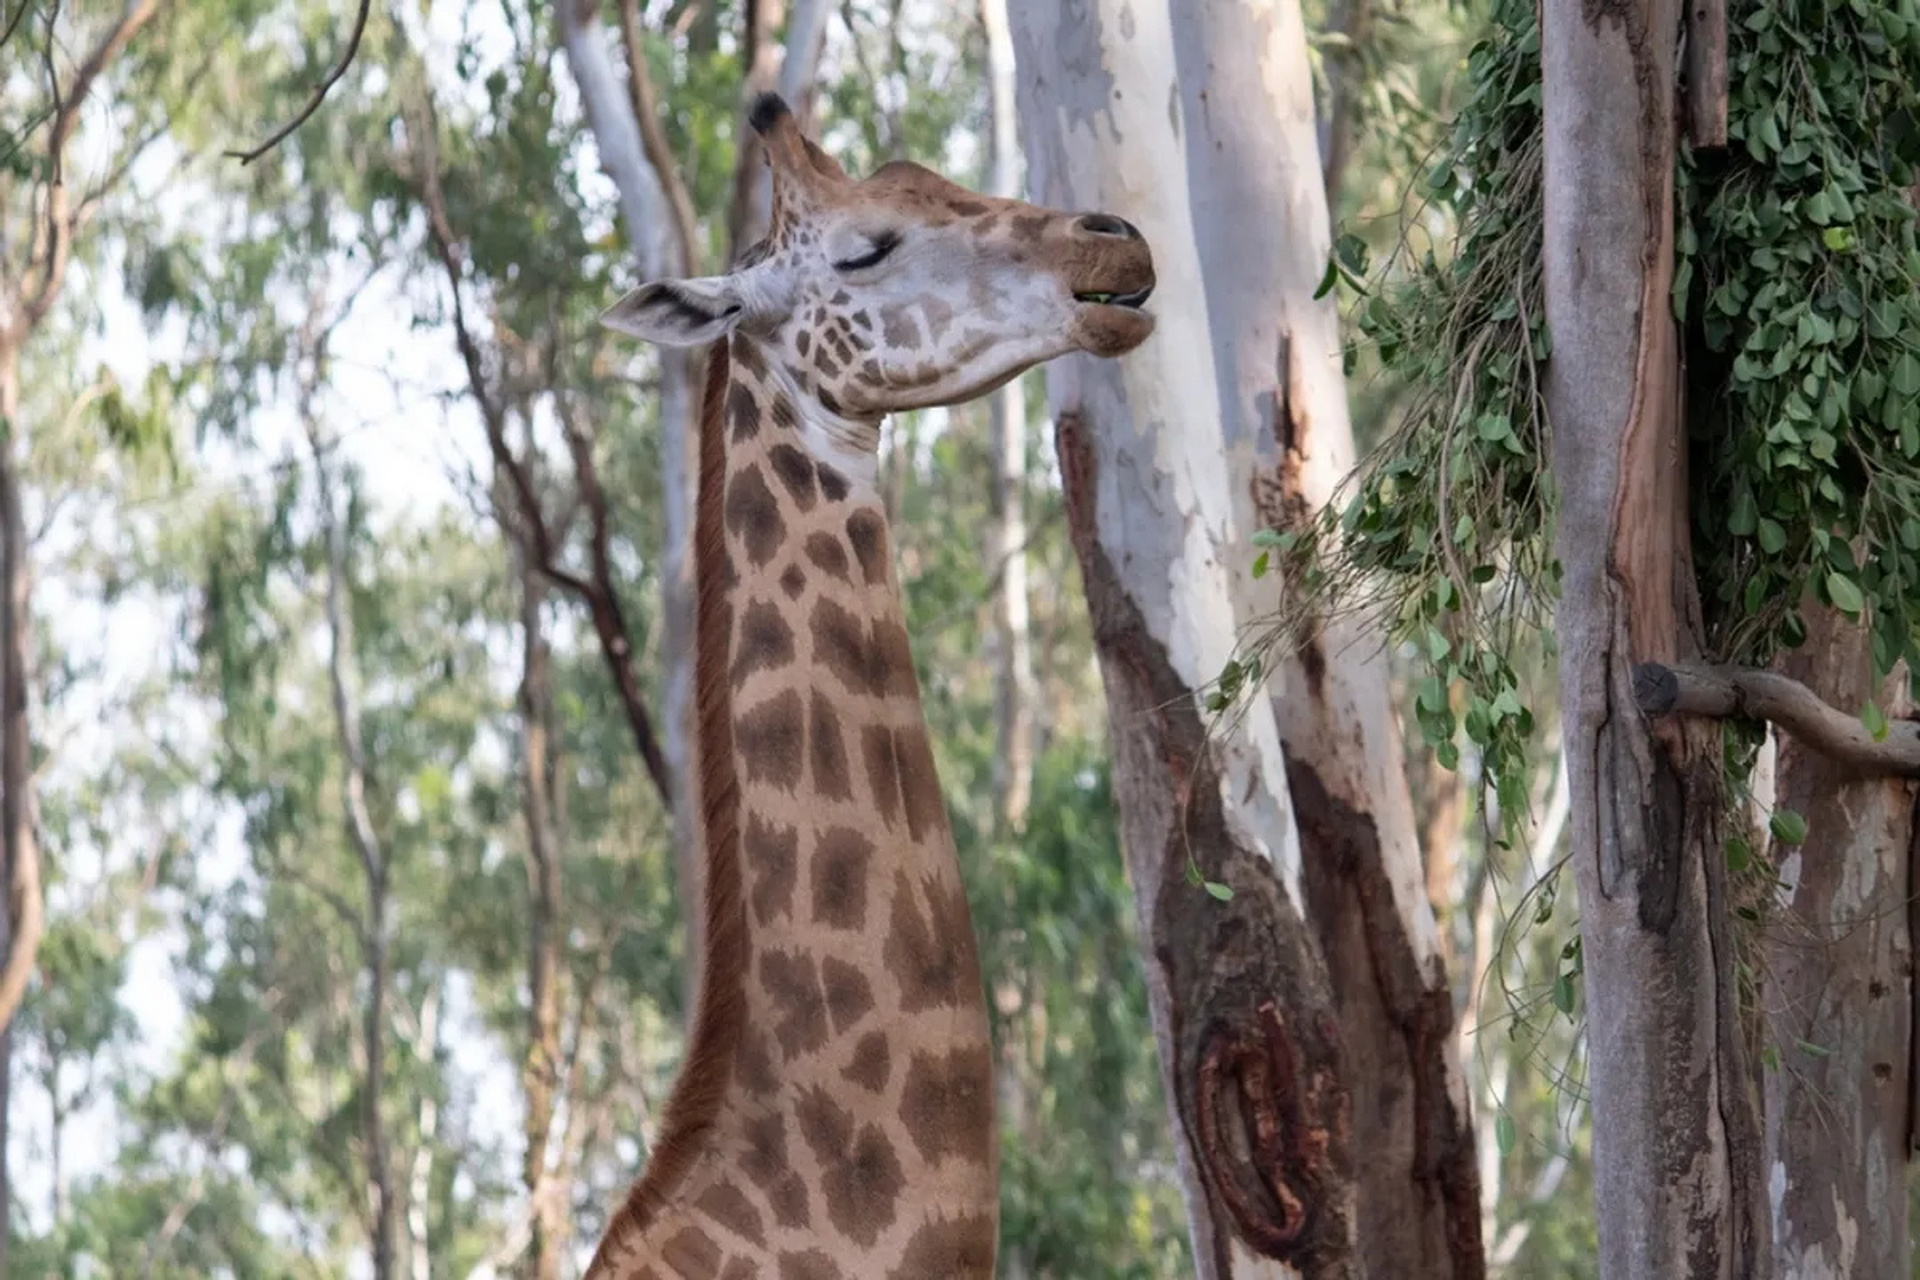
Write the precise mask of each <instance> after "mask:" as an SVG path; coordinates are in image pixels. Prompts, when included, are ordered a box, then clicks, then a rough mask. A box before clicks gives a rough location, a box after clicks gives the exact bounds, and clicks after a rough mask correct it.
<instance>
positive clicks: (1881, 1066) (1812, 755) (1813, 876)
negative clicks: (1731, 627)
mask: <svg viewBox="0 0 1920 1280" xmlns="http://www.w3.org/2000/svg"><path fill="white" fill-rule="evenodd" d="M1807 633H1808V634H1807V643H1806V644H1805V645H1804V646H1802V647H1801V648H1800V649H1798V650H1795V651H1794V652H1793V653H1792V654H1790V655H1788V657H1787V658H1786V660H1785V662H1784V663H1783V664H1782V665H1783V667H1784V668H1785V670H1786V673H1787V674H1789V675H1791V676H1793V677H1794V678H1796V679H1798V680H1800V681H1802V682H1804V683H1805V684H1806V685H1807V686H1808V687H1809V688H1810V689H1812V690H1813V691H1814V692H1815V693H1817V694H1819V695H1820V696H1821V697H1822V698H1824V699H1825V700H1826V701H1828V702H1830V703H1832V704H1834V705H1836V706H1841V707H1861V706H1864V705H1865V704H1866V703H1867V702H1868V701H1870V700H1876V699H1877V700H1879V701H1880V704H1881V705H1882V706H1883V707H1886V708H1887V709H1888V710H1889V712H1891V713H1893V714H1896V715H1897V714H1900V713H1903V712H1908V711H1910V709H1911V708H1910V707H1909V706H1906V705H1901V704H1902V703H1903V702H1904V697H1903V691H1904V686H1905V684H1906V678H1905V673H1904V672H1902V673H1899V674H1896V675H1895V676H1894V678H1893V679H1892V680H1889V681H1888V682H1887V683H1886V685H1885V686H1884V687H1881V688H1875V687H1874V683H1875V682H1874V681H1873V678H1872V660H1871V658H1870V656H1869V652H1868V644H1867V633H1866V631H1865V629H1864V628H1862V627H1859V626H1855V625H1854V624H1852V623H1849V622H1848V621H1846V620H1845V619H1844V618H1842V617H1840V616H1838V615H1837V614H1835V613H1834V612H1833V611H1831V610H1829V609H1817V610H1815V609H1810V610H1809V614H1808V619H1807ZM1890 703H1891V705H1889V704H1890ZM1778 770H1779V772H1778V778H1779V781H1778V798H1777V801H1776V803H1777V804H1778V806H1779V807H1780V808H1783V809H1791V810H1793V811H1794V812H1796V813H1799V814H1800V815H1801V816H1802V817H1804V818H1805V819H1806V820H1807V833H1808V834H1807V839H1806V843H1805V844H1803V845H1801V846H1800V847H1799V848H1793V847H1790V846H1784V845H1780V844H1778V843H1776V844H1775V845H1774V846H1773V849H1772V851H1771V854H1772V865H1773V866H1774V867H1776V868H1777V869H1778V871H1779V875H1780V878H1781V879H1782V880H1783V881H1785V882H1786V883H1787V885H1788V886H1790V887H1788V888H1784V889H1782V890H1781V891H1780V894H1779V899H1778V902H1777V904H1776V907H1775V910H1774V914H1773V916H1772V918H1771V919H1770V920H1769V923H1768V928H1767V931H1766V935H1765V939H1764V942H1763V943H1762V949H1761V955H1762V963H1761V965H1760V966H1759V967H1760V971H1761V974H1762V981H1763V984H1764V985H1763V987H1762V996H1761V1006H1762V1009H1763V1012H1764V1017H1765V1020H1766V1022H1765V1030H1764V1032H1763V1034H1764V1037H1765V1040H1764V1043H1766V1044H1767V1045H1768V1046H1770V1047H1771V1049H1772V1050H1773V1052H1774V1053H1777V1054H1778V1056H1779V1068H1778V1069H1777V1070H1769V1071H1767V1072H1766V1073H1765V1076H1764V1082H1763V1087H1764V1090H1765V1111H1766V1167H1765V1172H1766V1184H1767V1189H1768V1206H1769V1209H1770V1211H1771V1218H1772V1227H1773V1249H1774V1254H1773V1257H1774V1274H1776V1275H1778V1276H1782V1277H1788V1276H1791V1277H1794V1280H1837V1278H1838V1277H1847V1276H1861V1277H1883V1276H1884V1277H1906V1276H1910V1275H1911V1274H1912V1260H1911V1257H1910V1253H1911V1249H1910V1246H1909V1243H1908V1239H1907V1188H1906V1160H1907V1096H1908V1084H1909V1058H1908V1043H1909V1036H1910V1033H1911V1031H1912V1003H1911V994H1912V991H1911V988H1912V981H1913V977H1912V974H1913V946H1912V939H1911V937H1910V935H1909V933H1908V925H1907V912H1906V910H1905V909H1904V908H1905V903H1906V901H1907V898H1908V895H1909V894H1910V893H1911V892H1912V889H1911V887H1910V876H1909V868H1908V846H1909V844H1910V842H1911V838H1912V835H1913V799H1914V789H1913V784H1912V783H1911V782H1904V781H1901V780H1898V779H1887V778H1866V779H1863V778H1861V777H1860V776H1859V775H1858V774H1857V773H1855V772H1854V771H1853V770H1851V769H1850V768H1849V767H1848V766H1847V765H1845V764H1842V763H1839V762H1837V761H1835V760H1833V759H1831V758H1830V757H1827V756H1825V755H1822V754H1820V753H1819V752H1817V751H1814V750H1811V749H1809V748H1807V747H1804V746H1802V745H1801V744H1800V743H1798V742H1796V741H1795V740H1793V739H1791V738H1783V739H1782V740H1781V741H1780V746H1779V764H1778Z"/></svg>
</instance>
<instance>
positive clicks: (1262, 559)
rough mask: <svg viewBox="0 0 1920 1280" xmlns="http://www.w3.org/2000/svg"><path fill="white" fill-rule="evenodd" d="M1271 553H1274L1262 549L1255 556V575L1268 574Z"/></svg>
mask: <svg viewBox="0 0 1920 1280" xmlns="http://www.w3.org/2000/svg"><path fill="white" fill-rule="evenodd" d="M1271 554H1273V553H1272V552H1269V551H1262V552H1261V553H1260V554H1259V555H1257V556H1255V557H1254V558H1253V576H1254V577H1256V578H1264V577H1266V576H1267V557H1268V556H1269V555H1271Z"/></svg>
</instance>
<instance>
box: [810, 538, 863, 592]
mask: <svg viewBox="0 0 1920 1280" xmlns="http://www.w3.org/2000/svg"><path fill="white" fill-rule="evenodd" d="M807 558H808V559H809V560H811V561H813V562H814V564H816V565H818V566H819V567H820V569H821V571H822V572H825V573H827V574H830V575H832V576H833V577H835V578H838V579H839V580H840V581H842V582H846V583H851V582H852V581H853V573H852V571H851V566H850V565H849V564H848V561H847V547H846V544H845V543H843V542H841V541H840V539H838V538H836V537H834V536H833V535H832V534H830V533H810V534H808V535H807Z"/></svg>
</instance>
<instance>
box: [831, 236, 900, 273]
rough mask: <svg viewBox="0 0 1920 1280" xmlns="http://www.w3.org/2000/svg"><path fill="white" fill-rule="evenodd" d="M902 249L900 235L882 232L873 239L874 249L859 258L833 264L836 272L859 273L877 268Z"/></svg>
mask: <svg viewBox="0 0 1920 1280" xmlns="http://www.w3.org/2000/svg"><path fill="white" fill-rule="evenodd" d="M899 247H900V236H899V233H897V232H893V231H882V232H881V233H880V234H879V235H877V236H874V237H873V247H872V248H871V249H869V250H867V251H866V252H865V253H863V254H860V255H859V256H858V257H853V258H843V259H841V260H840V261H839V262H836V263H834V264H833V266H834V270H836V271H859V270H861V269H862V268H865V267H876V266H879V265H880V262H881V261H882V259H884V258H885V257H886V256H887V255H888V254H890V253H892V252H893V251H894V250H895V249H898V248H899Z"/></svg>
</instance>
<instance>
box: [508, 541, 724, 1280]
mask: <svg viewBox="0 0 1920 1280" xmlns="http://www.w3.org/2000/svg"><path fill="white" fill-rule="evenodd" d="M521 559H522V565H521V570H520V593H521V595H520V630H521V668H520V787H521V806H522V811H523V812H524V814H525V816H526V823H527V1055H526V1060H525V1061H524V1062H523V1063H522V1065H521V1069H520V1078H521V1087H522V1088H524V1089H525V1090H526V1093H527V1114H526V1124H525V1128H524V1134H525V1139H526V1151H525V1153H524V1155H523V1157H522V1162H521V1181H522V1183H523V1184H524V1185H525V1186H526V1189H527V1200H528V1203H529V1205H530V1206H531V1210H532V1222H533V1235H532V1239H531V1241H530V1244H529V1248H530V1249H531V1251H532V1254H533V1272H532V1274H533V1277H534V1280H558V1277H559V1275H560V1263H561V1258H562V1256H563V1253H564V1250H565V1248H566V1245H567V1223H566V1216H565V1210H566V1205H567V1198H566V1197H565V1196H556V1195H552V1194H550V1189H549V1187H548V1180H549V1175H548V1172H547V1148H548V1144H549V1143H550V1142H551V1140H552V1133H553V1119H554V1108H555V1105H556V1093H557V1091H558V1089H559V1084H560V1068H561V1065H562V1064H561V1048H560V941H561V939H560V922H559V913H560V833H559V832H558V830H556V827H555V822H554V805H553V803H552V799H553V786H554V767H553V760H552V758H551V747H552V740H551V737H550V728H551V725H552V722H553V685H552V680H551V678H550V673H549V667H550V661H549V659H550V656H551V655H550V653H549V650H548V646H547V642H546V637H545V635H544V634H543V629H542V626H541V619H540V611H541V607H542V605H543V604H544V603H545V600H546V579H545V578H543V577H542V576H541V575H540V572H539V571H538V570H537V569H536V568H535V567H534V566H533V565H532V564H530V563H527V562H526V558H525V556H524V555H523V556H522V557H521ZM682 807H683V808H686V807H690V806H682Z"/></svg>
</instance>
